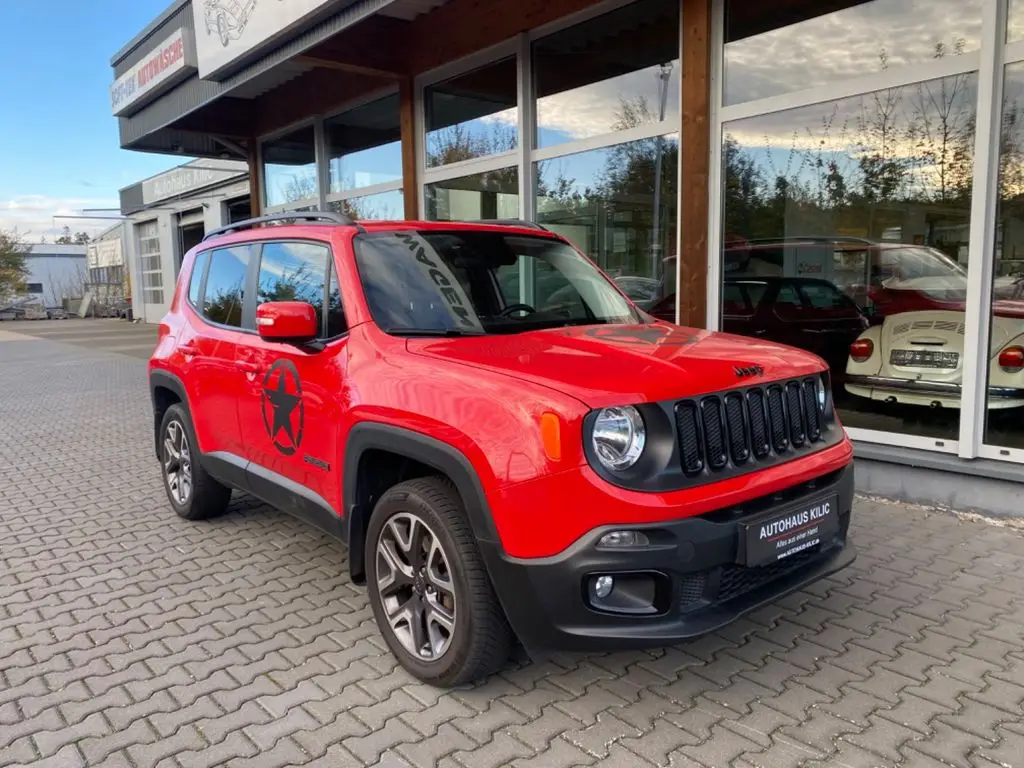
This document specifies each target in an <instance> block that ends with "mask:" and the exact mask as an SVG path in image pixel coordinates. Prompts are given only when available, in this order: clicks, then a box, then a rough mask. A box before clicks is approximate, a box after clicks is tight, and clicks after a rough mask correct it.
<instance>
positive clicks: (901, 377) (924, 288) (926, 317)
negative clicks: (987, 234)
mask: <svg viewBox="0 0 1024 768" xmlns="http://www.w3.org/2000/svg"><path fill="white" fill-rule="evenodd" d="M913 250H914V254H913V258H914V259H921V257H922V255H923V254H922V252H924V253H928V252H930V253H931V254H933V255H934V257H935V262H934V264H933V267H934V269H929V270H925V273H924V274H922V273H921V272H920V271H918V272H917V273H916V274H913V273H912V274H907V275H901V274H899V273H898V272H899V270H898V269H897V273H896V274H890V276H888V277H886V278H884V279H882V280H879V281H878V282H877V283H876V285H875V286H874V287H873V288H872V289H870V290H871V293H872V294H874V296H875V297H877V298H878V299H879V302H878V303H879V305H880V307H881V308H883V312H882V315H883V317H884V319H883V321H882V323H881V324H880V325H872V326H871V327H870V328H869V329H868V330H866V331H865V332H864V333H862V334H861V335H860V336H859V337H858V338H857V339H856V341H854V342H853V343H852V344H851V345H850V355H849V359H848V362H847V365H846V377H845V382H844V383H845V387H846V391H847V392H849V393H850V394H851V395H857V396H859V397H865V398H870V399H872V400H882V401H885V402H889V403H900V404H904V405H920V406H930V407H933V408H938V407H942V408H959V407H960V395H961V389H962V384H963V372H964V339H965V330H966V328H965V314H964V307H965V300H966V289H967V275H966V271H965V270H964V269H963V267H962V266H960V265H958V264H957V263H956V262H954V261H952V260H950V259H948V258H947V257H946V256H945V255H944V254H940V253H938V252H936V251H934V250H932V249H927V248H926V249H917V248H914V249H913ZM1022 287H1024V284H1022V283H1021V281H1020V280H1018V279H1016V278H1013V277H1000V278H997V279H996V283H995V286H994V288H995V297H994V299H995V300H994V301H993V310H994V312H993V317H992V324H991V332H990V343H989V346H988V349H987V356H988V361H989V366H988V369H989V373H988V397H987V407H988V408H990V409H1003V408H1016V407H1020V406H1024V301H1020V300H1019V297H1020V294H1021V292H1022Z"/></svg>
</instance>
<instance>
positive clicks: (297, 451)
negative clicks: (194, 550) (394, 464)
mask: <svg viewBox="0 0 1024 768" xmlns="http://www.w3.org/2000/svg"><path fill="white" fill-rule="evenodd" d="M270 301H304V302H307V303H309V304H312V305H313V307H314V309H315V310H316V315H317V319H318V323H319V327H320V329H321V334H320V339H318V342H319V343H318V344H313V345H305V346H298V345H294V344H289V343H284V342H276V341H269V340H264V339H262V338H260V337H259V336H258V335H255V336H253V337H251V338H250V339H249V340H248V342H247V343H246V344H245V345H240V346H239V347H238V349H237V353H236V365H237V366H239V367H240V368H241V369H243V370H244V371H245V393H244V395H243V396H242V397H241V398H240V399H239V410H238V413H239V425H240V429H241V433H242V435H243V438H244V440H245V456H246V457H247V458H248V459H249V462H250V463H249V465H248V475H249V478H248V479H249V485H250V487H251V488H252V490H253V492H254V493H255V494H256V495H258V496H260V497H262V498H264V499H265V500H266V501H268V502H270V503H271V504H274V505H275V506H277V507H278V508H281V509H285V510H287V511H289V512H292V513H294V514H297V515H298V516H300V517H304V518H306V519H309V520H310V522H312V523H314V524H316V525H318V526H320V527H324V525H325V524H326V525H331V524H334V523H336V522H337V519H336V518H337V516H339V515H340V514H341V509H342V503H341V475H342V472H341V467H340V466H338V456H339V446H338V440H339V424H340V423H341V414H342V413H343V411H344V409H345V408H346V407H347V403H348V401H349V395H348V390H347V388H346V378H345V369H346V354H345V353H346V346H347V343H348V338H347V327H346V324H345V315H344V309H343V307H342V302H341V290H340V286H339V285H338V279H337V270H336V269H335V268H334V264H333V259H332V254H331V249H330V246H329V245H328V244H327V243H325V242H318V241H317V242H314V241H271V242H266V243H264V244H263V247H262V249H261V253H260V255H259V266H258V273H257V278H256V284H255V301H254V307H258V306H259V305H260V304H263V303H265V302H270ZM332 516H333V517H334V519H331V517H332Z"/></svg>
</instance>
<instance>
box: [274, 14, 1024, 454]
mask: <svg viewBox="0 0 1024 768" xmlns="http://www.w3.org/2000/svg"><path fill="white" fill-rule="evenodd" d="M680 5H681V4H680V2H679V0H635V1H634V2H615V0H611V1H610V2H605V3H600V4H595V5H594V6H593V7H592V8H590V9H588V10H587V11H584V12H582V13H580V14H577V15H576V16H573V17H569V18H567V19H565V20H563V21H559V22H556V23H554V24H551V25H548V26H546V27H543V28H540V29H536V30H533V31H531V32H528V33H524V34H522V35H519V36H517V37H515V38H513V39H509V40H507V41H506V42H504V43H501V44H499V45H496V46H494V47H492V48H489V49H487V50H485V51H480V52H479V53H477V54H473V55H471V56H468V57H466V58H465V59H461V60H459V61H456V62H452V63H450V64H447V65H444V66H443V67H440V68H439V69H437V70H434V71H431V72H428V73H424V74H421V75H419V76H417V77H416V79H415V87H414V92H415V132H414V135H415V152H416V158H415V168H416V179H415V180H404V179H403V178H402V173H403V163H402V145H401V135H400V134H401V131H400V130H399V102H398V96H397V91H396V90H392V91H390V92H387V91H384V92H381V93H378V94H376V95H374V97H373V98H370V99H366V100H363V101H362V102H360V103H359V104H354V105H351V106H349V107H347V108H346V109H345V110H344V111H342V112H341V113H339V114H337V115H323V116H318V117H316V118H312V119H310V120H308V121H307V122H305V123H302V124H299V125H295V126H291V127H290V128H289V129H287V130H285V131H282V132H280V133H278V134H275V135H273V136H269V137H266V138H265V139H264V141H263V143H262V146H261V156H262V165H261V169H262V174H263V176H262V178H263V188H264V195H265V197H264V203H265V207H264V210H265V211H267V212H274V211H280V210H302V209H313V208H316V207H318V206H320V207H323V208H326V209H332V210H337V211H345V212H348V213H350V214H352V215H355V216H356V217H358V218H378V219H380V218H401V217H402V216H404V215H405V211H404V206H403V200H404V199H407V198H404V197H403V183H405V182H406V181H408V183H409V184H414V185H415V186H414V187H413V188H414V189H415V190H416V191H417V193H418V196H419V200H418V202H419V212H418V214H419V215H420V216H421V217H423V218H427V219H434V220H454V219H461V220H466V219H508V218H522V219H527V220H533V221H538V222H540V223H542V224H543V225H544V226H546V227H548V228H550V229H552V230H554V231H556V232H559V233H561V234H563V235H565V236H566V237H568V238H569V239H570V240H571V241H572V242H574V243H575V244H576V245H578V246H579V247H580V248H581V250H583V251H584V252H585V253H586V254H588V255H589V256H591V257H592V258H593V259H594V260H595V261H596V262H597V263H598V264H599V265H600V266H601V267H602V268H603V269H605V270H606V271H607V272H608V273H609V274H610V275H611V276H612V277H613V278H614V279H615V280H616V281H618V283H619V284H620V285H621V286H622V288H623V289H624V290H625V291H626V292H627V293H629V294H630V295H631V296H632V297H633V298H634V299H636V300H637V301H638V302H639V303H640V305H641V306H643V307H645V308H647V309H648V310H649V311H650V312H651V313H652V314H654V315H655V316H657V317H660V318H663V319H666V320H670V321H674V320H675V319H676V317H677V309H676V304H677V297H676V296H675V291H676V284H677V280H678V272H679V264H678V260H677V247H678V243H679V242H680V241H679V235H680V233H679V231H678V221H679V215H678V213H679V202H680V199H683V198H685V197H686V195H687V194H690V195H692V194H702V193H703V192H704V189H703V188H700V189H699V190H697V191H695V189H691V188H690V187H692V186H693V184H694V182H693V181H691V182H689V187H687V188H686V189H681V188H680V184H679V168H680V153H681V150H682V148H683V147H682V145H681V136H682V135H683V133H682V132H681V130H680V129H681V115H680V90H681V84H680V75H681V68H680V61H681V58H680V53H681V46H680V22H681V19H680ZM822 41H828V42H827V44H823V43H822ZM711 68H712V78H711V84H710V89H711V93H710V101H711V105H710V114H709V115H708V118H709V119H708V130H709V131H710V135H711V142H710V143H711V156H712V157H711V159H712V167H711V176H710V179H709V181H708V186H707V193H708V195H709V209H710V212H709V217H708V226H709V231H708V250H707V258H708V264H707V268H708V269H707V274H708V285H707V300H708V301H707V306H708V315H707V325H708V327H712V328H722V329H724V330H727V331H732V332H735V333H739V334H743V335H746V336H749V337H751V338H752V339H761V340H767V341H779V342H783V343H786V344H791V345H794V346H797V347H801V348H803V349H807V350H809V351H811V352H814V353H815V354H817V355H819V356H820V357H822V358H823V359H824V360H825V361H826V362H827V363H828V365H829V367H830V370H831V374H832V380H833V386H834V390H835V392H836V400H837V405H838V407H839V410H840V415H841V417H842V419H843V423H844V424H845V425H846V426H847V428H848V429H849V430H850V433H851V435H852V436H853V437H854V438H855V439H858V440H861V441H866V442H876V443H882V444H888V445H896V446H906V447H911V448H925V449H929V450H934V451H940V452H947V453H951V454H955V455H959V456H961V457H964V458H975V457H988V458H996V459H1003V460H1011V461H1019V462H1024V420H1022V419H1020V418H1019V416H1018V414H1020V413H1024V410H1022V409H1021V408H1018V405H1019V404H1024V337H1022V334H1024V279H1022V276H1024V203H1022V200H1024V114H1022V112H1021V110H1022V109H1024V0H867V1H860V2H858V1H855V0H847V1H846V2H843V1H842V0H837V1H835V2H829V3H828V4H825V5H823V4H821V3H816V2H812V1H811V0H807V1H806V2H796V1H795V0H794V1H793V2H788V3H787V4H786V10H785V13H782V12H780V10H779V7H778V5H777V4H775V3H771V2H769V3H761V4H754V3H747V2H740V0H713V3H712V24H711ZM691 135H692V134H691ZM700 268H701V265H695V264H690V269H691V270H694V269H697V270H699V269H700ZM1018 344H1019V345H1020V351H1019V356H1020V357H1019V358H1018V352H1017V351H1016V348H1017V346H1018ZM1007 350H1009V351H1007ZM1018 362H1019V365H1018V364H1017V363H1018ZM1017 395H1021V396H1020V397H1017Z"/></svg>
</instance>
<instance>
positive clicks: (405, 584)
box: [376, 512, 456, 662]
mask: <svg viewBox="0 0 1024 768" xmlns="http://www.w3.org/2000/svg"><path fill="white" fill-rule="evenodd" d="M376 557H377V590H378V592H379V593H380V599H381V603H382V605H383V607H384V613H385V614H386V616H387V621H388V624H389V625H390V627H391V630H392V632H394V633H395V637H396V638H397V639H398V641H399V642H400V643H401V644H402V647H403V648H405V650H406V651H407V652H409V653H410V654H412V655H413V656H414V657H416V658H417V659H419V660H420V661H425V662H431V661H437V660H438V659H440V658H441V657H442V656H443V655H444V654H445V652H446V651H447V650H448V648H449V647H450V646H451V643H452V637H453V635H454V634H455V620H456V598H455V585H454V582H453V579H452V572H451V568H450V566H449V563H448V555H447V554H446V553H445V551H444V548H443V547H442V546H441V542H440V540H439V539H438V537H437V535H436V534H435V533H434V531H433V530H431V528H430V526H429V525H427V524H426V522H424V521H423V520H422V519H421V518H420V517H418V516H417V515H414V514H412V513H409V512H401V513H399V514H396V515H394V516H393V517H392V518H391V519H390V520H388V522H387V523H386V524H385V526H384V530H383V531H381V534H380V537H379V538H378V540H377V553H376Z"/></svg>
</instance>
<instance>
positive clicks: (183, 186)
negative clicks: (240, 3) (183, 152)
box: [142, 0, 276, 205]
mask: <svg viewBox="0 0 1024 768" xmlns="http://www.w3.org/2000/svg"><path fill="white" fill-rule="evenodd" d="M275 1H276V0H275ZM244 173H248V167H247V166H246V164H245V163H239V162H237V161H218V160H213V159H210V160H197V161H194V162H192V163H189V164H188V165H182V166H180V167H178V168H174V169H172V170H170V171H167V173H161V174H160V175H159V176H154V177H153V178H151V179H146V180H145V181H143V182H142V202H143V204H144V205H151V204H152V203H155V202H158V201H160V200H167V199H168V198H171V197H180V196H181V195H185V194H188V193H190V192H195V191H196V190H200V189H203V188H204V187H209V186H212V185H214V184H218V183H220V182H223V181H227V180H228V179H231V178H234V177H236V176H238V175H239V174H244Z"/></svg>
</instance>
